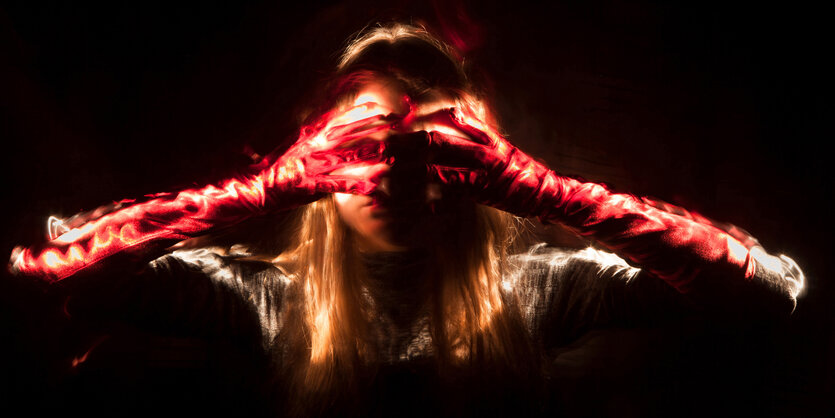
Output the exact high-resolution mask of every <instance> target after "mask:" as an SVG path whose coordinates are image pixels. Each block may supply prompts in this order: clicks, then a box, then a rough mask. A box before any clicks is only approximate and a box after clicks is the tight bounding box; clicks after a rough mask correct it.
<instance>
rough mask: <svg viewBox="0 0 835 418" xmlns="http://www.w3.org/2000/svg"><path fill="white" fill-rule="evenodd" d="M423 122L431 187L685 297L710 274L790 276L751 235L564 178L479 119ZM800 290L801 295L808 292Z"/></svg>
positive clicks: (451, 114)
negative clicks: (648, 276) (569, 240)
mask: <svg viewBox="0 0 835 418" xmlns="http://www.w3.org/2000/svg"><path fill="white" fill-rule="evenodd" d="M419 119H420V123H422V125H421V124H419V125H417V126H420V127H423V128H424V129H426V130H430V128H426V127H427V126H432V127H433V128H434V129H431V130H430V134H429V135H428V136H427V137H428V140H427V141H428V143H427V144H426V145H427V146H428V149H429V154H430V156H431V161H430V165H429V175H430V181H432V179H434V181H437V182H439V183H441V184H444V185H446V186H448V187H459V188H463V189H464V190H465V191H466V192H468V193H469V194H470V195H471V196H472V197H473V198H474V199H475V200H476V201H478V202H480V203H483V204H487V205H491V206H494V207H497V208H499V209H502V210H505V211H508V212H510V213H513V214H515V215H518V216H523V217H528V216H536V217H538V218H539V219H540V220H542V221H543V222H544V223H561V224H563V225H565V226H566V227H568V228H569V229H571V230H572V231H574V232H575V233H577V234H579V235H581V236H586V237H590V238H593V239H594V240H596V241H597V242H599V243H600V244H602V245H603V246H604V247H607V248H609V249H611V250H612V251H614V252H616V253H617V254H619V255H621V256H622V257H624V258H627V259H629V260H631V261H632V262H634V263H635V264H637V265H639V266H641V267H642V268H643V269H645V270H647V271H649V272H650V273H652V274H653V275H655V276H657V277H659V278H661V279H664V280H665V281H667V282H668V283H669V284H670V285H672V286H674V287H675V288H676V289H678V290H679V291H681V292H687V291H688V290H690V287H691V282H693V280H694V278H696V277H697V276H698V275H699V273H700V272H702V271H705V270H710V271H711V272H713V273H717V272H720V271H721V273H723V274H731V275H733V276H734V277H744V278H745V279H751V278H752V277H753V276H754V275H755V274H756V273H757V268H758V265H757V264H758V262H759V263H760V264H761V265H759V268H764V267H770V268H773V269H777V270H778V272H780V273H782V269H781V266H782V263H781V261H780V260H781V259H778V258H776V257H772V256H768V255H767V254H765V252H764V251H762V249H761V248H759V247H755V245H756V243H757V242H756V240H755V239H753V238H752V237H750V236H749V235H747V234H746V233H744V231H742V230H740V229H738V228H730V229H728V230H723V229H720V228H719V227H717V224H714V223H712V222H710V221H708V220H707V219H705V218H703V217H700V216H697V215H693V214H690V213H688V212H687V211H685V210H683V209H681V208H677V207H673V206H669V205H667V206H666V207H665V206H664V204H659V203H657V202H652V201H649V200H644V199H640V198H637V197H635V196H632V195H628V194H617V193H613V192H611V191H609V190H608V189H607V188H606V187H604V186H601V185H599V184H595V183H587V182H582V181H579V180H576V179H572V178H568V177H564V176H561V175H559V174H557V173H555V172H554V171H552V170H550V169H549V168H548V167H546V166H545V165H544V164H542V163H540V162H538V161H536V160H534V159H533V158H531V157H530V156H528V155H526V154H525V153H523V152H522V151H520V150H519V149H518V148H516V147H514V146H513V145H511V144H510V143H509V142H507V141H506V140H505V139H503V138H502V137H501V136H500V135H499V134H498V133H497V132H496V131H495V130H492V129H490V128H489V127H488V126H487V125H486V124H484V123H482V122H480V121H479V120H478V119H477V118H476V117H474V116H473V115H472V114H467V113H465V112H463V111H461V110H454V111H453V110H445V111H440V112H436V113H434V114H431V115H428V116H424V117H422V118H419ZM659 207H662V208H664V209H669V210H670V211H667V210H662V209H659ZM752 254H753V255H752ZM755 256H756V258H757V259H755ZM784 258H785V257H784ZM785 259H787V260H789V261H791V260H790V259H788V258H785ZM758 260H759V261H758ZM791 263H792V264H793V262H791ZM795 267H796V265H795ZM798 273H799V270H798ZM800 276H801V279H800V280H802V274H800ZM781 277H782V276H781ZM795 284H796V285H797V286H795V287H796V288H795V289H794V295H796V291H799V287H801V286H802V283H795Z"/></svg>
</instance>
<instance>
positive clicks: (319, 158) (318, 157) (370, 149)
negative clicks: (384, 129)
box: [308, 140, 386, 172]
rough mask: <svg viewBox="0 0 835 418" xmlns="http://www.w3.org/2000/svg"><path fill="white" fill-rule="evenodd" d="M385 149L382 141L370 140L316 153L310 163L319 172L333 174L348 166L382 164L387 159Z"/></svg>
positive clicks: (309, 157) (311, 157) (310, 158)
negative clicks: (334, 171) (332, 172)
mask: <svg viewBox="0 0 835 418" xmlns="http://www.w3.org/2000/svg"><path fill="white" fill-rule="evenodd" d="M385 148H386V144H385V143H384V142H382V141H375V140H368V141H363V142H357V143H354V144H352V145H351V146H349V147H345V148H338V149H328V150H319V151H314V152H312V153H310V155H309V156H308V159H309V160H308V161H310V163H311V164H310V165H311V166H314V167H316V168H318V170H317V171H318V172H331V171H333V170H336V169H338V168H342V167H344V166H346V165H352V164H358V163H367V164H371V163H379V162H382V161H383V160H384V159H385V158H386V157H385Z"/></svg>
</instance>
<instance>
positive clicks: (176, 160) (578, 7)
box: [0, 1, 835, 416]
mask: <svg viewBox="0 0 835 418" xmlns="http://www.w3.org/2000/svg"><path fill="white" fill-rule="evenodd" d="M389 19H399V20H401V21H407V22H408V21H414V22H425V23H427V24H428V25H430V26H431V27H433V28H435V29H437V30H438V31H439V32H440V33H441V34H444V35H445V36H447V39H449V40H454V39H456V38H457V39H458V40H459V42H460V45H463V46H464V49H465V50H466V52H465V56H466V57H467V61H468V62H469V63H470V64H471V65H473V67H475V68H476V69H477V70H478V72H477V73H476V75H477V79H478V80H479V81H481V82H482V83H484V84H485V85H486V86H488V89H489V91H491V92H492V96H493V98H494V106H495V108H496V110H497V112H498V113H499V117H500V121H501V123H502V125H503V128H504V129H505V131H506V132H507V133H508V136H509V138H510V140H511V141H512V142H514V143H515V144H517V145H518V146H519V147H520V148H522V149H523V150H525V151H527V152H529V153H530V154H533V155H536V156H538V157H541V158H543V159H544V160H546V161H547V162H548V163H549V165H550V166H551V167H552V168H554V169H555V170H557V171H560V172H563V173H566V174H573V175H580V176H582V177H584V178H587V179H590V180H595V181H602V182H606V183H608V184H611V185H613V187H614V188H615V189H616V190H622V191H628V192H631V193H635V194H639V195H650V196H655V197H658V198H661V199H663V200H666V201H669V202H672V203H676V204H679V205H682V206H684V207H687V208H689V209H692V210H694V211H696V212H699V213H701V214H703V215H706V216H708V217H711V218H714V219H720V220H723V221H727V222H731V223H734V224H736V225H739V226H741V227H743V228H745V229H746V230H748V231H749V232H751V233H752V234H753V235H754V236H756V237H758V238H759V240H760V241H761V243H762V244H763V245H764V246H765V247H766V249H768V250H769V251H770V252H772V253H785V254H787V255H789V256H791V257H793V258H794V259H795V260H796V261H797V262H798V263H799V265H800V266H801V267H802V268H803V269H804V271H805V273H806V276H807V280H808V282H807V287H806V290H805V292H804V294H803V296H802V297H801V298H800V299H799V305H798V307H797V310H796V311H795V313H794V315H793V318H792V319H791V320H790V321H789V322H788V323H786V324H780V325H779V326H776V327H774V328H769V329H768V331H767V332H756V333H753V334H752V337H751V339H748V337H746V335H740V334H739V333H733V335H724V334H723V336H722V338H713V339H711V340H710V342H709V343H708V342H705V341H701V342H700V343H695V345H692V346H690V348H689V350H690V353H691V356H690V357H687V359H686V360H684V361H691V362H692V361H693V359H694V358H696V357H698V354H697V353H696V351H698V350H697V349H695V348H692V347H702V348H707V347H710V348H711V350H713V351H711V353H710V354H708V355H706V356H705V357H704V358H706V360H702V361H703V363H704V364H702V363H699V362H697V364H698V365H699V366H702V365H706V364H708V363H710V364H714V366H713V367H712V368H708V370H710V372H709V373H705V374H704V375H701V377H700V378H699V379H701V380H698V381H697V383H694V384H692V385H691V386H688V388H691V389H692V388H695V387H705V388H710V387H713V386H716V387H720V388H722V390H739V391H740V392H739V393H740V395H739V396H740V397H739V399H738V402H737V404H736V405H735V406H736V407H737V408H739V411H740V412H744V411H748V412H752V414H753V413H756V414H758V415H760V414H766V415H767V414H774V415H812V416H829V415H831V414H832V413H833V411H835V409H833V406H832V403H831V402H829V401H828V400H827V399H826V395H829V396H831V395H832V388H833V379H832V375H833V373H832V372H833V369H835V361H833V360H834V358H833V355H832V352H833V349H835V347H833V337H835V333H833V327H832V324H833V322H832V320H833V316H832V314H831V307H830V300H831V297H832V295H833V285H832V283H831V281H830V280H829V271H830V268H829V266H828V264H829V263H830V259H831V257H832V252H831V251H832V245H831V244H830V242H831V239H830V232H831V231H832V228H831V226H830V225H831V224H830V223H829V218H830V217H831V211H832V209H833V205H832V203H833V202H832V188H831V184H832V182H831V180H832V176H831V175H830V173H829V166H828V164H825V162H828V161H829V160H830V158H829V151H828V148H827V147H826V145H828V144H827V142H829V140H830V139H831V134H830V132H831V130H830V129H829V126H824V118H825V116H828V113H826V114H825V112H828V111H829V110H830V109H829V106H827V105H828V100H829V99H830V97H831V95H830V89H829V84H831V80H830V74H831V71H830V69H829V68H827V67H825V61H826V60H825V58H826V56H827V55H831V44H830V43H829V41H830V40H829V39H828V38H825V36H824V35H825V34H827V33H828V31H827V30H826V28H827V24H828V23H829V22H828V21H827V19H826V16H825V13H823V11H822V10H818V9H816V8H814V7H811V6H809V5H804V4H800V3H793V5H792V6H787V5H784V6H764V5H762V4H758V5H746V4H740V3H732V4H727V3H725V2H715V3H714V2H697V3H695V4H693V5H691V6H680V5H677V6H670V5H666V6H664V5H655V4H652V3H651V2H619V1H591V2H551V3H549V4H547V5H532V4H523V3H521V2H507V3H495V2H476V1H453V2H440V1H438V2H435V3H432V2H410V1H390V2H380V1H358V2H322V1H300V2H297V3H291V4H282V3H281V2H273V1H270V2H267V1H260V2H250V3H247V4H242V3H241V2H235V1H229V2H225V3H224V2H204V1H185V2H176V3H173V2H166V1H141V2H108V3H106V4H93V3H89V2H58V1H56V2H50V1H20V2H14V1H11V2H9V1H4V2H3V3H0V76H1V77H0V129H2V130H0V135H2V151H3V152H2V158H3V160H2V170H3V177H2V178H3V183H4V187H3V202H4V205H3V208H4V213H5V218H4V219H5V222H3V226H2V232H3V234H2V237H3V242H2V244H3V246H2V248H0V249H2V251H3V253H4V254H9V253H10V252H11V249H12V247H13V246H14V245H17V244H21V243H32V242H37V241H39V240H41V239H43V235H44V231H45V226H44V225H45V221H46V218H47V216H49V215H60V216H69V215H72V214H74V213H77V212H79V211H82V210H88V209H92V208H95V207H97V206H99V205H101V204H103V203H106V202H109V201H113V200H119V199H123V198H127V197H136V196H142V195H144V194H148V193H155V192H160V191H171V190H176V189H179V188H182V187H189V186H192V185H195V184H203V183H205V182H207V181H213V180H217V179H219V178H222V176H224V175H226V174H228V173H229V172H231V171H232V170H234V169H236V168H239V167H241V166H243V165H244V164H246V163H247V158H246V156H245V153H244V152H243V151H244V149H246V147H250V148H251V149H254V150H255V151H256V152H259V153H261V154H264V153H266V152H269V151H271V150H272V149H273V148H275V147H277V146H281V145H286V144H287V141H288V140H289V139H290V138H292V136H293V131H294V129H295V128H297V121H296V119H297V115H298V112H299V111H300V103H304V102H305V99H306V97H307V96H308V94H309V92H310V91H311V90H312V89H313V88H314V87H315V85H316V82H317V80H319V78H320V77H321V76H322V75H324V74H327V73H328V72H329V71H330V69H331V68H333V65H334V63H335V59H336V57H337V54H338V51H339V50H340V49H341V47H342V46H343V45H344V43H345V41H346V39H348V38H349V37H350V36H351V35H352V34H353V33H355V32H356V31H358V30H359V29H361V28H362V27H364V26H365V25H367V24H372V23H374V22H376V21H380V20H389ZM555 239H556V238H555ZM2 292H3V294H2V296H1V297H2V302H3V307H2V311H0V313H2V314H3V315H4V318H3V323H2V325H3V327H4V330H3V338H4V343H3V344H4V345H6V346H7V348H6V350H7V352H6V353H3V358H4V361H5V363H7V364H6V366H5V367H6V369H5V370H7V372H5V373H4V374H5V375H6V376H7V377H8V378H7V379H4V380H5V381H4V382H3V384H4V385H6V388H5V389H3V390H4V393H3V394H0V396H8V397H9V399H17V400H18V401H20V402H21V403H23V404H26V405H42V404H43V403H48V402H49V400H50V399H52V397H53V395H54V394H52V393H50V392H51V391H54V390H62V389H63V388H65V386H67V383H66V382H68V381H69V382H70V383H69V384H70V385H72V384H73V382H75V381H74V380H72V379H74V378H76V379H77V375H78V373H79V372H77V371H72V370H71V369H73V368H71V367H70V366H69V362H70V360H69V359H72V358H73V356H80V355H81V354H83V353H84V352H85V351H86V350H87V348H89V347H91V346H93V345H95V344H96V341H98V340H97V338H98V337H96V335H97V334H96V333H95V332H89V333H88V334H85V335H86V336H85V337H78V336H73V337H68V336H67V334H72V331H71V328H67V327H66V326H65V325H66V324H63V323H61V322H60V321H57V320H55V319H54V318H53V316H54V314H55V313H56V312H57V309H58V308H57V307H56V306H59V305H60V303H57V304H56V302H55V301H54V300H51V299H50V298H51V296H50V294H49V293H45V292H44V290H43V289H42V288H40V287H37V286H31V287H30V286H29V285H27V284H23V283H20V282H18V281H16V279H11V278H8V279H4V285H3V289H2ZM42 309H43V310H46V312H44V311H43V310H42ZM53 310H55V311H53ZM58 316H60V315H58ZM62 324H63V325H62ZM68 329H70V330H69V331H68ZM44 335H53V337H45V336H44ZM55 335H61V336H62V337H60V338H59V337H54V336H55ZM712 337H716V336H715V335H714V336H712ZM135 338H137V341H140V342H138V343H137V344H138V345H139V346H143V344H145V345H147V344H148V343H147V342H144V343H143V342H141V341H143V340H142V337H135ZM66 341H72V343H71V344H70V343H67V344H66V346H62V344H63V343H64V342H66ZM171 341H174V342H171ZM177 341H179V343H182V341H181V340H165V342H163V343H158V344H162V345H165V344H168V345H169V346H176V344H178V342H177ZM752 341H753V342H752ZM122 344H123V345H125V343H122ZM182 344H185V345H188V344H189V343H188V342H186V343H182ZM699 344H701V345H699ZM143 347H144V346H143ZM717 347H720V348H717ZM722 347H724V348H722ZM734 347H741V348H734ZM170 348H171V347H168V349H170ZM760 348H761V349H762V350H763V352H764V353H767V354H762V353H760V354H758V355H753V356H752V357H751V359H753V360H745V358H746V352H750V351H752V350H754V351H756V350H759V349H760ZM145 349H146V351H147V347H146V348H145ZM137 350H138V351H141V350H140V349H137ZM169 351H170V350H169ZM175 351H176V350H175ZM194 351H197V352H200V349H197V350H191V351H190V349H189V347H186V348H183V349H182V350H181V352H182V353H185V354H182V356H181V357H178V358H179V360H172V361H171V362H169V363H167V364H168V366H166V367H169V368H170V369H176V370H177V371H178V373H180V372H182V373H185V374H187V373H188V370H192V371H193V370H199V369H200V367H201V366H200V364H203V363H201V362H200V361H197V362H196V363H195V361H194V360H193V359H192V358H190V357H189V356H190V354H189V353H192V352H194ZM95 353H96V350H93V351H92V354H91V357H93V356H94V355H95ZM143 353H144V352H143ZM146 354H147V353H145V354H143V355H146ZM66 356H69V357H66ZM175 357H176V356H175ZM143 358H144V357H143ZM143 361H144V360H143ZM134 363H141V361H139V360H136V361H134ZM194 364H198V366H194V367H192V366H193V365H194ZM715 364H719V365H720V366H716V365H715ZM735 364H743V365H744V366H739V367H735V366H734V365H735ZM136 367H139V368H142V367H143V366H141V365H138V366H136ZM190 367H191V369H190ZM692 368H693V369H695V368H697V367H696V366H693V367H692ZM723 368H728V372H727V375H723V374H722V370H723ZM181 369H182V370H181ZM0 370H2V369H0ZM183 370H186V371H183ZM762 370H770V371H769V372H762ZM73 373H76V374H73ZM119 373H122V374H127V375H131V374H130V372H119ZM68 374H69V375H70V376H71V377H69V378H67V377H66V376H67V375H68ZM117 374H118V373H117ZM72 376H76V377H72ZM763 376H765V380H763V379H761V378H762V377H763ZM111 377H112V376H111ZM692 377H693V376H692V375H690V376H686V378H692ZM67 379H69V380H67ZM180 379H185V378H182V377H180ZM175 381H177V380H176V379H175ZM729 382H730V383H729ZM752 385H754V386H756V390H754V389H751V387H752ZM601 388H602V389H600V388H597V389H594V388H592V389H589V390H590V391H592V392H595V393H596V394H595V396H589V397H588V399H594V400H595V401H597V402H600V403H603V404H606V403H607V402H615V401H611V399H615V398H617V396H616V392H618V390H619V389H617V388H614V387H607V386H605V385H603V386H601ZM0 389H2V388H0ZM688 390H690V389H688ZM705 390H706V391H705V392H700V393H695V394H694V396H696V397H704V398H705V399H710V398H711V396H712V395H710V394H709V393H712V392H710V391H709V390H708V389H705ZM192 396H194V397H195V398H199V396H198V395H195V394H192ZM659 396H660V395H659ZM677 396H678V397H687V394H683V393H678V394H677ZM724 396H725V398H727V400H734V399H735V398H733V396H735V395H727V394H725V395H724ZM725 398H723V399H725ZM578 399H585V398H583V397H582V396H580V397H578ZM618 402H621V401H618ZM627 403H628V402H627ZM618 405H619V404H618ZM642 408H644V409H642ZM646 408H647V407H646V405H644V404H641V403H638V405H637V406H634V405H633V409H632V410H631V412H629V413H626V411H627V410H621V411H620V413H615V412H612V410H606V411H608V412H606V413H607V414H611V415H624V414H625V415H642V412H646V411H648V409H646ZM747 408H751V409H747ZM579 410H582V409H578V408H575V409H574V411H579Z"/></svg>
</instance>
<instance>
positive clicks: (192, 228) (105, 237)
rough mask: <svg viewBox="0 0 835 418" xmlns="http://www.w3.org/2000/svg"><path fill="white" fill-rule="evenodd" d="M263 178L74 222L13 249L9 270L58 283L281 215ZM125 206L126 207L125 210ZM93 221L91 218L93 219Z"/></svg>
mask: <svg viewBox="0 0 835 418" xmlns="http://www.w3.org/2000/svg"><path fill="white" fill-rule="evenodd" d="M267 189H268V188H265V181H264V177H263V176H249V177H241V178H236V179H230V180H227V181H224V182H222V183H220V184H219V185H211V186H207V187H203V188H200V189H189V190H183V191H181V192H179V193H175V194H163V195H156V196H154V197H153V198H152V199H150V200H148V201H145V202H141V203H128V202H123V204H121V205H120V206H122V207H119V208H118V209H115V210H113V211H111V212H109V213H106V214H104V215H101V216H98V217H96V218H95V219H87V220H82V221H76V222H74V225H70V226H69V228H68V229H67V230H65V231H63V232H62V233H61V234H60V235H58V236H57V237H55V238H53V239H50V240H49V241H47V242H45V243H42V244H40V245H37V246H32V247H28V248H17V249H16V250H15V252H14V253H13V254H12V259H11V265H10V270H12V272H14V273H17V274H25V275H30V276H36V277H39V278H42V279H45V280H48V281H58V280H61V279H64V278H66V277H68V276H71V275H73V274H75V273H77V272H80V271H82V270H86V269H91V268H93V267H100V266H101V265H102V264H103V263H104V262H105V260H107V259H110V258H112V257H114V256H116V255H120V254H121V255H125V256H129V257H130V258H131V259H133V260H142V261H146V260H145V259H146V258H147V256H149V255H153V254H157V253H158V252H159V251H160V250H161V249H164V248H165V247H168V246H170V245H172V244H174V243H176V242H178V241H181V240H184V239H187V238H191V237H195V236H198V235H201V234H203V233H207V232H210V231H212V230H214V229H216V228H219V227H223V226H229V225H232V224H235V223H237V222H240V221H242V220H244V219H247V218H249V217H251V216H254V215H257V214H260V213H264V212H265V211H266V208H268V207H269V208H271V209H282V208H283V207H284V206H287V207H290V206H292V205H293V201H292V199H290V198H288V199H286V201H285V202H284V203H286V204H282V203H281V202H282V199H281V196H280V193H279V192H278V191H276V190H272V191H271V192H270V194H267V192H265V190H267ZM125 203H127V204H125ZM93 216H95V215H93Z"/></svg>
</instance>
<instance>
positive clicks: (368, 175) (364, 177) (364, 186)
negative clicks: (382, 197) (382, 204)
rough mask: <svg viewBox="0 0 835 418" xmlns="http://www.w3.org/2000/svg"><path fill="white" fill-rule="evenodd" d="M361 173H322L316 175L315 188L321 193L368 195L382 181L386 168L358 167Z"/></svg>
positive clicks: (377, 166) (378, 166) (376, 166)
mask: <svg viewBox="0 0 835 418" xmlns="http://www.w3.org/2000/svg"><path fill="white" fill-rule="evenodd" d="M359 171H362V174H361V175H352V174H339V175H334V174H322V175H319V176H316V178H315V179H314V181H315V182H316V189H317V191H318V192H321V193H352V194H362V195H368V194H371V193H373V192H374V191H375V190H376V189H377V188H378V187H379V185H380V183H382V181H383V178H384V177H385V176H386V173H387V169H386V167H383V166H381V165H374V166H366V167H360V170H359Z"/></svg>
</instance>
